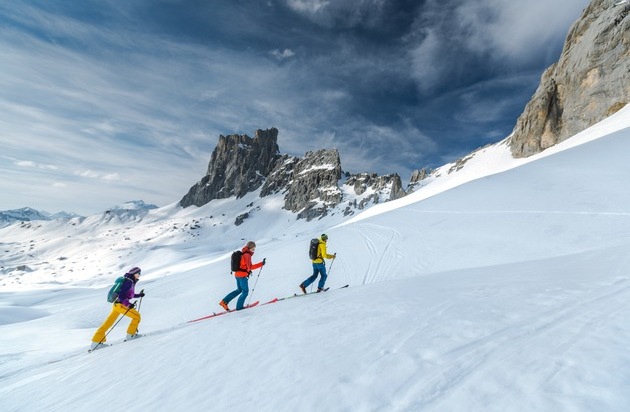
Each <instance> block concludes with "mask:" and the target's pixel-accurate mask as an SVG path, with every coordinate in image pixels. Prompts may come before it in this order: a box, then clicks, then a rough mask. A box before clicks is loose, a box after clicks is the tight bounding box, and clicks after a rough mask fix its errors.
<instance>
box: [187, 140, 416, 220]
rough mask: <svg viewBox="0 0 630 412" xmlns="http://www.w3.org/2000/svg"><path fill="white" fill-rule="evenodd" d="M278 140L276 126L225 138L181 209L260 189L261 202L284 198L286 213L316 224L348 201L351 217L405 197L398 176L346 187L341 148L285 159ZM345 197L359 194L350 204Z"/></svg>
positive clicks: (370, 177)
mask: <svg viewBox="0 0 630 412" xmlns="http://www.w3.org/2000/svg"><path fill="white" fill-rule="evenodd" d="M277 136H278V130H277V129H275V128H272V129H269V130H265V131H263V130H258V131H256V134H255V137H254V138H253V139H252V138H250V137H248V136H246V135H230V136H221V137H220V138H219V143H218V144H217V147H216V148H215V150H214V152H213V153H212V157H211V160H210V164H209V166H208V171H207V173H206V176H204V177H203V178H202V179H201V180H200V181H199V182H198V183H197V184H195V185H194V186H193V187H192V188H191V189H190V190H189V192H188V194H187V195H186V196H184V197H183V198H182V200H181V201H180V205H181V206H183V207H188V206H191V205H196V206H202V205H204V204H206V203H208V202H209V201H211V200H213V199H222V198H227V197H230V196H236V197H242V196H243V195H245V194H246V193H249V192H252V191H254V190H257V189H258V188H260V197H261V198H263V197H266V196H270V195H273V194H278V193H280V194H283V195H284V206H283V208H284V209H286V210H289V211H291V212H293V213H295V214H296V215H297V218H298V219H306V220H312V219H315V218H321V217H323V216H326V215H327V214H328V213H329V211H330V210H332V209H333V208H335V207H337V206H339V205H340V204H341V203H342V202H344V201H349V204H348V206H347V207H346V209H345V211H344V214H346V215H347V214H352V213H354V210H355V209H363V208H364V207H365V206H367V205H368V204H369V203H379V202H381V201H388V200H393V199H397V198H399V197H402V196H404V195H405V191H404V190H403V189H402V183H401V180H400V177H399V176H398V175H397V174H392V175H387V176H378V175H376V174H374V173H362V174H359V175H350V174H346V178H347V181H346V183H345V184H344V185H343V189H342V188H340V180H341V179H342V177H343V173H342V169H341V160H340V156H339V152H338V151H337V150H336V149H321V150H316V151H309V152H306V154H305V155H304V156H303V157H295V156H289V155H286V154H284V155H280V154H279V153H278V152H279V150H278V145H277ZM344 193H348V194H352V193H353V194H354V195H356V196H354V197H353V199H352V200H348V199H345V198H344ZM357 196H359V197H360V199H359V201H358V202H357ZM252 211H253V210H252ZM248 216H249V212H248V213H244V214H243V215H241V216H239V219H237V220H238V222H237V224H242V223H243V221H244V219H246V218H247V217H248Z"/></svg>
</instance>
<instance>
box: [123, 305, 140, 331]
mask: <svg viewBox="0 0 630 412" xmlns="http://www.w3.org/2000/svg"><path fill="white" fill-rule="evenodd" d="M125 316H129V317H130V318H131V323H130V324H129V327H128V328H127V334H128V335H135V334H136V333H137V332H138V325H139V324H140V312H138V311H137V310H135V309H129V312H127V314H126V315H125Z"/></svg>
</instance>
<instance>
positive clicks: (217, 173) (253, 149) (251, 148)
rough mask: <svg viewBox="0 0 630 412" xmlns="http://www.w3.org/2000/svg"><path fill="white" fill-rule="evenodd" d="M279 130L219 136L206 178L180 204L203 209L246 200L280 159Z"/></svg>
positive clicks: (191, 189)
mask: <svg viewBox="0 0 630 412" xmlns="http://www.w3.org/2000/svg"><path fill="white" fill-rule="evenodd" d="M279 157H280V155H279V149H278V129H276V128H271V129H267V130H256V133H255V134H254V137H253V138H251V137H249V136H247V135H238V134H232V135H228V136H223V135H221V136H219V142H218V144H217V146H216V148H215V149H214V151H213V152H212V156H211V158H210V163H209V164H208V171H207V172H206V175H205V176H204V177H203V178H202V179H201V180H200V181H199V182H198V183H197V184H195V185H194V186H193V187H191V188H190V190H189V191H188V193H187V194H186V195H185V196H184V197H183V198H182V200H181V201H180V205H181V206H183V207H188V206H192V205H195V206H203V205H205V204H206V203H208V202H209V201H211V200H213V199H225V198H228V197H231V196H236V197H237V198H238V197H242V196H244V195H245V194H246V193H248V192H251V191H254V190H256V189H258V188H259V187H260V186H261V185H262V184H263V182H264V180H265V178H266V177H267V176H268V175H269V173H270V172H271V170H272V169H273V168H274V166H275V164H276V161H277V160H278V159H279Z"/></svg>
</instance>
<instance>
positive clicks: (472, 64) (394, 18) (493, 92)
mask: <svg viewBox="0 0 630 412" xmlns="http://www.w3.org/2000/svg"><path fill="white" fill-rule="evenodd" d="M586 3H587V1H586V0H583V1H578V0H562V1H555V2H549V3H548V2H546V1H543V0H532V1H531V2H507V1H499V0H471V1H466V2H461V1H455V0H446V1H437V0H429V1H404V2H398V1H387V0H352V1H351V0H335V1H332V0H330V1H324V0H269V1H267V2H250V3H249V4H248V7H243V5H242V4H241V3H240V2H235V1H233V0H217V1H213V2H194V4H192V3H191V2H186V1H178V0H172V1H160V2H155V1H150V0H140V1H136V2H131V3H129V2H119V1H113V0H111V1H94V0H86V1H82V2H62V3H55V2H38V1H23V2H4V3H2V2H0V61H1V62H2V64H0V90H2V93H0V145H2V148H3V153H2V157H0V192H1V193H3V196H2V202H1V203H0V210H4V209H11V208H16V207H23V206H32V207H38V206H39V205H42V204H43V205H44V208H45V209H49V210H54V209H55V208H58V209H65V210H71V209H73V208H74V211H76V212H80V213H96V212H99V211H102V210H103V209H105V208H106V207H110V206H112V205H113V204H116V203H122V202H125V201H128V200H132V199H138V198H141V199H143V200H146V201H148V202H151V203H156V204H159V205H165V204H168V203H173V202H176V201H178V200H179V199H180V198H181V196H183V194H185V193H186V191H187V190H188V188H189V187H190V185H192V184H193V183H195V182H196V181H197V180H198V179H199V178H200V177H201V176H202V175H203V173H204V172H205V170H206V168H207V164H208V160H209V158H210V154H211V152H212V150H213V149H214V146H215V145H216V142H217V138H218V136H219V135H220V134H231V133H246V134H249V135H250V136H251V135H253V133H254V132H255V130H256V129H259V128H262V129H264V128H269V127H277V128H278V129H279V131H280V133H279V142H278V143H279V145H280V149H281V151H282V152H286V153H289V154H292V155H300V156H301V155H303V154H304V153H305V152H306V151H308V150H315V149H321V148H329V147H336V148H338V149H339V151H340V153H341V157H342V165H343V167H344V169H347V170H351V171H357V172H358V171H371V172H377V173H392V172H398V173H399V174H400V175H401V177H402V178H403V179H408V177H409V175H410V173H411V170H412V169H415V168H420V167H423V166H427V165H430V166H439V165H441V164H442V163H443V162H444V161H452V160H455V159H454V158H456V157H457V156H462V155H465V154H467V153H468V152H469V151H471V150H473V149H475V148H476V147H478V146H479V145H482V144H486V143H489V142H492V141H496V140H498V139H500V138H502V137H504V136H506V135H507V134H509V132H510V131H511V128H512V127H513V125H514V122H515V120H516V117H517V116H518V114H519V113H520V110H522V107H524V105H525V103H526V102H527V99H528V98H529V97H530V96H531V94H532V92H533V90H534V89H535V88H536V86H537V83H538V79H539V76H540V74H541V72H542V71H543V70H544V69H545V67H546V66H547V65H549V64H551V63H552V62H553V61H554V60H555V59H557V56H558V53H559V51H560V48H561V46H562V42H563V40H564V37H565V35H566V32H567V30H568V27H569V25H570V23H571V22H572V21H574V20H575V19H576V18H577V17H579V14H580V11H581V8H582V7H583V6H585V5H586ZM244 22H246V23H244ZM17 162H19V164H18V163H17ZM77 171H78V172H79V173H78V174H77V173H76V172H77ZM157 176H160V177H161V178H160V179H159V184H158V183H157V179H156V177H157ZM13 182H18V184H15V183H13ZM60 185H63V186H60ZM24 187H28V190H26V189H24ZM54 187H57V188H59V187H63V190H54ZM79 193H80V194H81V196H78V195H77V194H79ZM5 194H9V196H6V195H5Z"/></svg>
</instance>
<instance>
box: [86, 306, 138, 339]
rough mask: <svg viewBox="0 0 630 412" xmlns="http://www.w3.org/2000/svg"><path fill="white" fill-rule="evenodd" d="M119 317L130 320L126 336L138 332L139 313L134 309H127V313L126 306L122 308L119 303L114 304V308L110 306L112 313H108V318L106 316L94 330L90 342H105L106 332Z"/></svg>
mask: <svg viewBox="0 0 630 412" xmlns="http://www.w3.org/2000/svg"><path fill="white" fill-rule="evenodd" d="M125 312H126V313H125ZM119 315H125V316H128V317H130V318H131V323H130V324H129V327H128V328H127V333H128V334H130V335H133V334H135V333H136V332H137V331H138V325H139V324H140V312H138V311H137V310H135V309H129V311H127V307H126V306H123V305H122V304H120V303H114V306H112V311H111V312H110V314H109V316H107V319H105V322H103V324H102V325H101V327H100V328H98V329H97V330H96V333H94V336H93V337H92V342H97V343H98V342H101V341H102V342H105V341H106V340H107V338H106V337H105V334H106V333H107V330H108V329H109V328H111V327H112V325H113V324H114V322H116V319H118V316H119Z"/></svg>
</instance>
